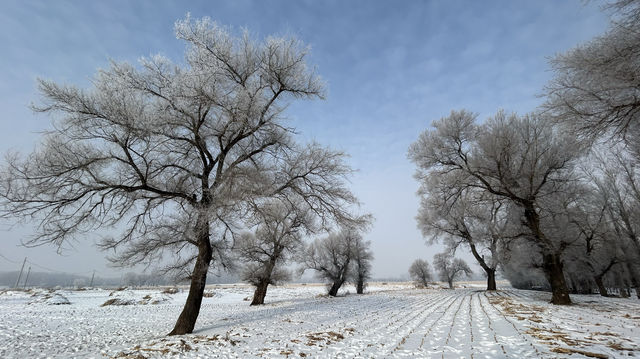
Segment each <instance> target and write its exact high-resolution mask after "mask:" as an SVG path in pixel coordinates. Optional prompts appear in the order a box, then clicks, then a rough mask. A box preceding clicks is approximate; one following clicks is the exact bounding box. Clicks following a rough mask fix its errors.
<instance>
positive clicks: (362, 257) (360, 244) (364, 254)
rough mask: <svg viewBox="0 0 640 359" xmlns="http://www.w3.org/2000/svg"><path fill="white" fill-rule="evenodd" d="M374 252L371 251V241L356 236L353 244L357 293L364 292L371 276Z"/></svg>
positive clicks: (353, 274) (353, 275)
mask: <svg viewBox="0 0 640 359" xmlns="http://www.w3.org/2000/svg"><path fill="white" fill-rule="evenodd" d="M372 260H373V252H372V251H371V241H365V240H364V239H363V238H362V237H358V236H356V238H355V243H354V245H353V273H352V275H351V276H352V277H353V282H354V283H355V285H356V293H357V294H363V293H364V288H365V286H366V284H367V281H368V280H369V279H370V278H371V261H372Z"/></svg>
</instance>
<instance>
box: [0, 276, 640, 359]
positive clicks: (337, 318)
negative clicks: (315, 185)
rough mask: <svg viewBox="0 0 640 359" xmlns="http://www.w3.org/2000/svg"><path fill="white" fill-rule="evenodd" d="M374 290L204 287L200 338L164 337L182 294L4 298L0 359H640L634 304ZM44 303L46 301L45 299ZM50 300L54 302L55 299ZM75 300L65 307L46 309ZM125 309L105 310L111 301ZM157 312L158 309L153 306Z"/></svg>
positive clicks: (471, 289) (38, 293) (405, 287)
mask: <svg viewBox="0 0 640 359" xmlns="http://www.w3.org/2000/svg"><path fill="white" fill-rule="evenodd" d="M467 287H468V288H458V289H456V290H446V289H416V288H413V287H412V286H411V285H410V284H406V283H401V284H395V283H391V284H385V285H383V284H380V283H379V284H376V285H372V286H370V287H369V288H368V292H367V293H366V294H364V295H356V294H353V289H351V288H347V290H348V291H351V293H347V291H344V290H343V291H342V292H341V294H342V295H341V296H339V297H337V298H330V297H327V296H325V295H324V293H325V287H324V286H322V285H299V284H298V285H287V286H279V287H270V288H269V292H268V294H267V298H266V302H267V304H266V305H264V306H254V307H251V306H249V299H250V298H251V296H252V288H251V287H249V286H247V285H242V284H240V285H216V286H209V287H207V293H209V294H208V297H205V298H204V300H203V305H202V309H201V312H200V317H199V319H198V323H197V325H196V330H195V332H194V333H193V334H191V335H185V336H175V337H167V336H166V333H168V332H169V331H170V330H171V328H172V325H173V324H174V322H175V320H176V318H177V316H178V315H179V313H180V310H181V309H182V305H183V304H184V300H185V298H186V295H187V293H186V290H185V289H184V288H182V290H181V291H180V292H178V293H176V294H167V293H162V290H161V289H157V288H149V289H126V290H121V291H110V290H99V289H89V290H82V291H72V290H55V291H49V290H32V291H30V292H24V291H11V290H7V291H0V357H1V358H24V357H29V358H45V357H46V358H74V357H77V358H105V357H107V358H165V357H167V358H216V357H218V358H273V357H282V358H284V357H297V358H300V357H313V358H353V357H362V358H370V357H385V358H416V357H421V358H431V357H433V358H460V357H464V358H470V357H472V358H474V359H477V358H524V357H526V358H581V357H585V356H593V357H603V358H604V357H609V358H616V357H622V356H628V355H634V354H635V355H638V353H639V352H640V329H639V327H640V314H639V313H640V302H639V301H638V300H637V299H620V298H602V297H599V296H593V295H592V296H587V295H573V296H572V299H573V300H574V302H575V304H574V305H571V306H553V305H551V304H549V303H548V301H549V299H550V294H549V293H544V292H535V291H522V290H515V289H512V288H503V289H501V290H499V291H497V292H485V291H482V290H480V289H479V288H477V286H474V285H473V284H469V285H467ZM43 298H44V299H43ZM53 298H57V299H55V300H53ZM62 298H65V299H67V300H68V302H69V303H70V304H68V305H50V304H54V303H53V302H56V301H61V300H62ZM116 298H117V299H119V300H123V301H129V302H130V303H129V305H107V306H102V304H104V303H105V302H106V301H107V300H109V299H116ZM153 303H155V304H153Z"/></svg>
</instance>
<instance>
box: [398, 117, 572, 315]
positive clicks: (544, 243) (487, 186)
mask: <svg viewBox="0 0 640 359" xmlns="http://www.w3.org/2000/svg"><path fill="white" fill-rule="evenodd" d="M476 117H477V115H475V114H473V113H471V112H469V111H465V110H462V111H452V112H451V114H450V115H449V116H447V117H444V118H442V119H440V120H438V121H435V122H434V123H433V129H431V130H426V131H425V132H423V133H422V134H421V135H420V137H419V138H418V140H417V141H416V142H415V143H414V144H412V145H411V147H410V148H409V158H410V159H411V160H412V161H413V162H414V163H415V164H416V165H417V172H416V178H417V179H418V180H419V181H421V182H425V181H427V180H428V179H429V178H430V177H431V176H437V177H439V176H444V175H446V176H447V177H448V178H449V180H450V181H451V183H450V186H451V188H459V189H460V188H478V189H481V190H482V191H484V192H486V193H488V194H491V195H494V196H497V197H499V198H501V199H504V200H506V201H509V203H511V204H513V206H515V207H517V208H518V209H519V210H520V213H521V217H522V223H523V224H524V225H525V226H526V228H527V229H528V233H527V238H529V239H530V240H531V241H533V242H534V243H535V244H536V245H537V246H538V247H539V248H540V250H541V254H542V269H543V271H544V273H545V276H546V277H547V280H548V281H549V284H550V285H551V288H552V303H554V304H569V303H571V299H570V298H569V291H568V288H567V285H566V282H565V278H564V273H563V269H562V258H561V254H562V250H563V249H564V245H563V244H562V243H556V242H555V241H554V240H553V238H550V236H548V235H547V234H546V233H545V228H544V227H543V224H542V218H543V215H544V213H543V212H544V206H543V204H544V200H546V199H547V198H550V197H551V196H554V195H555V194H556V193H559V192H563V191H566V190H567V188H566V185H567V183H570V182H571V180H572V179H573V177H572V176H573V175H572V169H573V166H574V165H575V162H576V160H577V158H578V157H579V156H580V155H581V154H582V153H583V146H581V145H580V144H579V143H578V142H577V141H576V139H575V137H574V136H571V135H570V134H568V133H566V132H563V131H562V129H560V128H558V126H554V125H553V124H552V123H551V122H550V121H548V120H547V119H546V118H544V117H542V116H540V115H538V114H530V115H525V116H518V115H516V114H512V115H507V114H506V113H504V112H502V111H500V112H498V113H497V114H496V115H495V116H493V117H491V118H489V119H488V120H487V121H486V122H485V123H484V124H482V125H477V124H476V123H475V122H476Z"/></svg>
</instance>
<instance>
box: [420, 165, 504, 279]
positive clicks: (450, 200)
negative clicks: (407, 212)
mask: <svg viewBox="0 0 640 359" xmlns="http://www.w3.org/2000/svg"><path fill="white" fill-rule="evenodd" d="M448 177H449V174H447V173H443V174H442V175H441V176H433V177H430V178H428V179H426V180H425V181H424V182H423V183H422V185H421V187H420V190H419V191H418V193H419V195H420V196H421V201H420V209H419V211H418V216H417V217H416V220H417V221H418V228H420V230H421V231H422V235H423V236H424V237H425V238H428V243H429V244H433V243H434V242H437V241H441V242H443V243H444V244H445V245H446V246H447V247H448V249H449V250H450V251H452V252H455V251H456V249H457V248H458V247H460V246H463V247H466V248H468V249H469V250H470V251H471V253H472V254H473V257H474V258H475V259H476V261H477V262H478V264H479V265H480V267H481V268H482V269H483V270H484V271H485V273H486V275H487V290H496V268H497V267H498V258H499V254H498V249H499V248H501V247H500V246H499V244H500V241H502V240H504V237H505V236H506V234H505V227H506V225H507V223H506V221H505V217H506V216H505V214H504V209H503V208H502V207H503V205H502V203H501V202H500V201H499V200H498V199H497V198H496V197H495V196H493V195H491V194H487V193H484V192H483V191H481V190H478V189H477V188H470V187H466V186H465V187H457V186H454V185H453V184H455V183H456V181H455V179H450V178H448Z"/></svg>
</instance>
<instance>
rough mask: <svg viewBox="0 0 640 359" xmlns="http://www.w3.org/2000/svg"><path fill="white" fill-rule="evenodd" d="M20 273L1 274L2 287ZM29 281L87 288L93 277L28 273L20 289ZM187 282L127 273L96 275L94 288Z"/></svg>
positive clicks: (224, 278)
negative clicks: (105, 275) (116, 275)
mask: <svg viewBox="0 0 640 359" xmlns="http://www.w3.org/2000/svg"><path fill="white" fill-rule="evenodd" d="M19 274H20V273H19V272H18V271H14V272H0V287H9V288H12V287H14V285H15V284H16V280H17V279H18V275H19ZM25 280H27V283H26V286H27V287H45V288H48V287H56V286H61V287H86V286H89V285H90V284H91V275H89V276H83V275H77V274H69V273H46V272H31V273H29V277H28V278H26V273H23V274H22V278H21V279H20V283H19V284H18V287H20V288H22V287H24V285H25ZM237 281H238V278H237V277H236V276H232V275H224V274H223V275H220V276H216V275H212V276H210V277H209V278H207V283H209V284H219V283H235V282H237ZM184 283H186V281H184V280H177V279H175V278H172V277H169V276H165V275H162V274H159V273H135V272H127V273H125V274H123V275H122V276H120V277H101V276H98V275H97V274H96V276H95V277H94V278H93V286H94V287H116V286H134V287H135V286H155V285H176V284H184Z"/></svg>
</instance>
